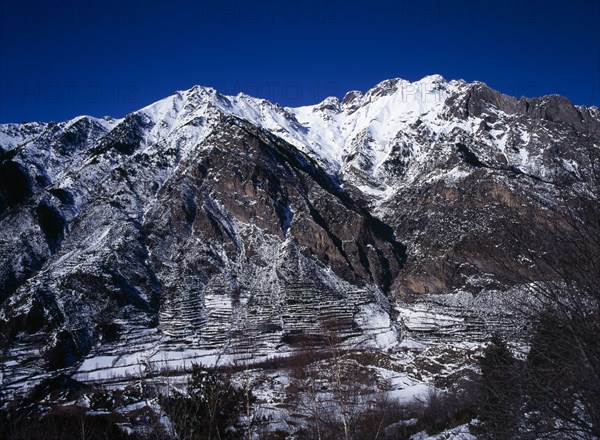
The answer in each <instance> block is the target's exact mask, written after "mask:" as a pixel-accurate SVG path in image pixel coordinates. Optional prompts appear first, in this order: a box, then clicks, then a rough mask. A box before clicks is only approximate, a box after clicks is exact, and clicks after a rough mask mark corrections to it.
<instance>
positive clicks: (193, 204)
mask: <svg viewBox="0 0 600 440" xmlns="http://www.w3.org/2000/svg"><path fill="white" fill-rule="evenodd" d="M599 146H600V112H599V110H598V109H597V108H594V107H592V108H586V107H580V106H573V105H572V104H571V103H570V102H569V101H568V100H566V99H565V98H562V97H559V96H547V97H542V98H535V99H530V98H519V99H518V98H514V97H510V96H506V95H502V94H500V93H498V92H496V91H494V90H492V89H490V88H488V87H487V86H486V85H485V84H482V83H478V82H476V83H466V82H464V81H446V80H444V79H443V78H441V77H439V76H429V77H426V78H423V79H422V80H420V81H418V82H415V83H408V82H406V81H403V80H400V79H395V80H388V81H384V82H382V83H381V84H379V85H377V86H376V87H374V88H373V89H371V90H369V91H368V92H366V93H364V94H363V93H361V92H357V91H353V92H350V93H348V94H347V95H346V96H345V97H344V98H343V100H338V99H337V98H328V99H326V100H325V101H324V102H322V103H320V104H317V105H314V106H309V107H301V108H283V107H281V106H279V105H277V104H273V103H270V102H268V101H265V100H261V99H255V98H252V97H249V96H246V95H243V94H240V95H237V96H224V95H221V94H219V93H218V92H217V91H216V90H213V89H211V88H203V87H194V88H192V89H190V90H187V91H182V92H177V93H175V94H173V95H172V96H170V97H168V98H165V99H163V100H162V101H159V102H157V103H155V104H152V105H150V106H148V107H145V108H143V109H141V110H139V111H136V112H134V113H132V114H130V115H127V116H126V117H124V118H123V119H113V118H109V117H105V118H94V117H89V116H83V117H78V118H75V119H73V120H70V121H65V122H59V123H55V122H50V123H26V124H5V125H0V301H1V310H0V344H1V347H2V353H1V356H0V363H1V365H2V369H1V372H2V373H1V374H2V377H1V379H2V392H1V393H2V394H1V398H2V399H4V400H5V401H8V400H11V399H13V398H15V396H18V395H24V394H27V393H28V392H30V390H31V389H32V387H36V386H39V385H40V384H44V383H45V381H48V380H51V379H52V378H56V377H58V375H60V376H61V377H67V378H70V379H69V380H74V381H77V383H104V384H113V385H114V384H119V383H127V382H128V381H130V380H133V379H132V378H135V377H139V376H140V375H141V374H144V373H147V372H148V371H157V370H156V368H157V367H156V366H157V365H159V364H160V365H162V367H161V368H169V369H177V368H180V369H183V370H185V369H189V368H191V365H192V363H202V364H204V365H214V364H215V363H219V364H220V365H225V364H228V363H232V362H237V361H239V360H240V359H244V360H245V362H261V361H264V360H265V359H266V358H267V357H273V356H289V355H290V354H293V353H296V352H297V351H298V350H300V349H305V347H306V346H307V345H309V346H311V345H314V346H318V345H319V344H325V343H326V339H327V338H326V337H325V336H324V335H325V334H329V332H331V331H334V332H335V334H336V337H337V338H339V341H341V343H342V344H347V346H358V345H360V347H362V348H364V349H367V350H371V351H374V352H381V353H383V352H385V353H388V352H389V353H396V352H398V350H400V349H401V347H402V344H403V341H405V340H406V338H408V337H409V336H410V335H413V336H414V335H420V334H421V335H424V336H423V338H424V339H423V340H426V341H430V342H431V341H435V340H440V338H441V339H444V338H455V339H458V340H473V341H480V340H482V339H483V338H485V336H486V335H487V334H489V333H490V332H491V331H492V330H494V329H498V328H500V329H503V328H504V329H505V330H507V329H508V328H509V326H508V325H507V324H506V321H503V318H502V319H501V318H499V317H498V316H497V314H502V312H503V310H502V306H501V305H499V304H500V303H503V304H504V303H510V302H511V295H512V293H511V292H513V293H514V292H515V291H518V290H519V286H520V283H521V278H519V277H516V276H515V275H514V273H513V269H512V268H509V267H508V266H507V264H506V261H507V258H508V259H509V260H511V259H514V261H520V260H518V259H519V258H521V257H523V256H522V255H518V252H517V250H511V249H510V248H509V247H507V246H505V244H506V243H507V242H508V241H509V239H510V237H511V234H512V233H514V230H512V229H511V228H507V227H506V225H507V221H509V220H512V219H517V218H518V219H525V220H523V221H525V222H528V226H531V227H532V228H539V227H543V226H544V225H545V224H553V222H554V221H557V219H559V218H560V217H561V215H562V214H563V205H562V203H563V199H562V198H561V197H562V196H561V191H560V189H561V188H564V187H566V186H569V185H578V184H580V183H581V182H586V181H587V180H588V179H589V178H590V176H593V175H594V173H595V171H594V168H593V164H592V162H591V159H590V158H591V157H592V156H593V155H594V154H596V155H597V152H598V149H599ZM595 157H597V156H595ZM540 213H543V215H540ZM540 246H542V247H543V244H541V245H540ZM494 249H496V251H494ZM511 252H512V253H511ZM500 256H502V258H500ZM523 270H524V271H526V268H525V269H523ZM536 276H538V277H542V278H543V277H544V276H545V275H544V273H541V274H540V273H536ZM548 276H550V275H548ZM437 295H440V296H437ZM440 320H441V321H440ZM511 328H512V327H511ZM507 331H508V330H507ZM519 331H520V330H518V328H517V329H516V330H513V333H515V334H517V336H518V332H519ZM469 338H470V339H469ZM60 383H63V385H64V382H60ZM61 386H62V385H61Z"/></svg>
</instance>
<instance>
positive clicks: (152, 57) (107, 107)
mask: <svg viewBox="0 0 600 440" xmlns="http://www.w3.org/2000/svg"><path fill="white" fill-rule="evenodd" d="M433 73H439V74H441V75H443V76H444V77H445V78H447V79H458V78H463V79H465V80H468V81H473V80H480V81H483V82H486V83H487V84H489V85H490V86H491V87H494V88H496V89H499V90H501V91H503V92H505V93H508V94H510V95H516V96H523V95H524V96H540V95H544V94H550V93H558V94H561V95H564V96H566V97H568V98H569V99H571V100H572V101H573V102H574V103H575V104H585V105H590V104H593V105H600V2H599V1H592V0H570V1H553V0H544V1H542V0H539V1H538V0H533V1H517V0H503V1H501V0H487V1H486V0H474V1H444V0H437V1H411V0H407V1H397V0H369V1H358V0H309V1H303V0H295V1H289V0H269V1H252V0H170V1H164V2H160V1H158V0H139V1H138V0H122V1H116V0H104V1H94V2H92V1H82V0H79V1H57V0H39V1H27V0H15V1H11V0H8V1H7V0H0V122H21V121H34V120H40V121H50V120H55V121H58V120H65V119H68V118H71V117H74V116H77V115H80V114H90V115H94V116H103V115H111V116H115V117H121V116H123V115H125V114H126V113H128V112H130V111H133V110H136V109H138V108H141V107H143V106H145V105H148V104H150V103H152V102H154V101H156V100H158V99H161V98H163V97H165V96H167V95H169V94H171V93H173V92H174V91H176V90H182V89H187V88H190V87H191V86H193V85H195V84H200V85H208V86H213V87H215V88H217V89H218V90H219V91H221V92H222V93H226V94H236V93H238V92H240V91H243V92H245V93H248V94H250V95H253V96H258V97H262V98H267V99H270V100H272V101H275V102H279V103H280V104H282V105H284V106H298V105H307V104H312V103H316V102H319V101H321V100H322V99H324V98H325V97H327V96H329V95H336V96H338V97H342V96H343V95H344V94H345V92H346V91H348V90H353V89H358V90H363V91H365V90H367V89H369V88H371V87H372V86H373V85H375V84H376V83H378V82H379V81H381V80H384V79H387V78H396V77H400V78H404V79H407V80H411V81H412V80H417V79H419V78H421V77H423V76H425V75H429V74H433Z"/></svg>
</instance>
